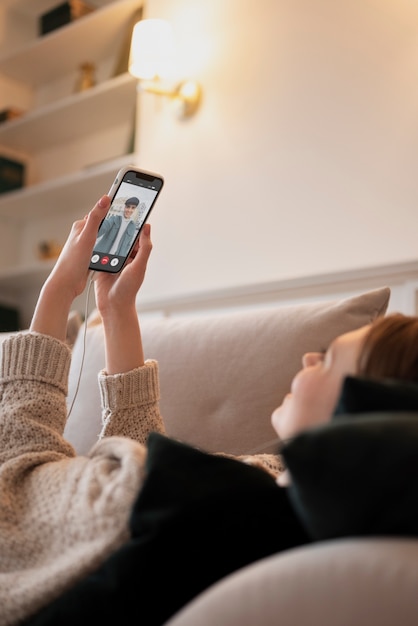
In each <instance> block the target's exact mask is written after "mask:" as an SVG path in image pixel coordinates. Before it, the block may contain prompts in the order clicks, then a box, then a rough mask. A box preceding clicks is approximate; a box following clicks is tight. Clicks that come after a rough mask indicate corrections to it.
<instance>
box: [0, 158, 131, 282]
mask: <svg viewBox="0 0 418 626" xmlns="http://www.w3.org/2000/svg"><path fill="white" fill-rule="evenodd" d="M134 163H135V155H134V154H126V155H122V156H120V157H118V158H116V159H112V160H109V161H106V162H105V163H98V164H96V165H92V166H91V167H87V168H84V169H83V170H80V171H78V172H74V173H71V174H67V175H66V176H62V177H60V178H54V179H53V180H50V181H46V182H44V183H40V184H38V185H32V186H31V187H25V188H24V189H19V190H16V191H10V192H8V193H4V194H1V195H0V217H5V218H7V220H8V221H9V222H10V221H12V222H16V223H19V222H24V221H27V220H28V219H29V218H30V217H33V216H34V214H35V215H36V216H42V215H48V214H52V213H56V212H57V211H59V212H60V213H65V212H68V211H72V212H74V209H75V208H76V207H77V206H79V207H80V214H81V213H83V212H84V213H85V212H87V211H88V210H89V209H90V208H91V206H92V203H94V202H95V201H96V200H97V199H98V198H99V197H100V196H101V195H102V194H104V193H107V192H108V190H109V189H110V186H111V184H112V182H113V178H114V174H116V172H117V171H118V169H120V168H121V167H122V166H123V165H130V164H134ZM34 205H36V210H35V212H34ZM57 207H58V208H57ZM84 213H83V214H84ZM0 284H1V283H0Z"/></svg>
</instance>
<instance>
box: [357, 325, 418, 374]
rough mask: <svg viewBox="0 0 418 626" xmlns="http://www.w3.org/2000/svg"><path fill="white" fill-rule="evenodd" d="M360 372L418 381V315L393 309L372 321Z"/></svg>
mask: <svg viewBox="0 0 418 626" xmlns="http://www.w3.org/2000/svg"><path fill="white" fill-rule="evenodd" d="M358 374H359V375H360V376H366V377H368V378H375V379H380V378H396V379H401V380H410V381H416V382H418V317H413V316H408V315H403V314H402V313H393V314H391V315H387V316H386V317H381V318H379V319H378V320H376V321H375V322H373V324H372V325H371V326H370V331H369V332H368V333H367V335H366V338H365V341H364V344H363V346H362V349H361V352H360V356H359V360H358Z"/></svg>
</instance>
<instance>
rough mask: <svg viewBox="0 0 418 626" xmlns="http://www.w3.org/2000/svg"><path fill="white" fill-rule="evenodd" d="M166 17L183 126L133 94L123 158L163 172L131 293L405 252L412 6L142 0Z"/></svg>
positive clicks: (254, 278) (416, 159) (415, 150)
mask: <svg viewBox="0 0 418 626" xmlns="http://www.w3.org/2000/svg"><path fill="white" fill-rule="evenodd" d="M146 17H164V18H167V19H169V20H170V21H171V22H172V24H173V26H174V29H175V33H176V35H177V40H178V44H179V49H180V50H179V52H180V56H181V57H182V63H183V68H182V75H183V76H185V77H186V76H188V77H194V78H197V79H199V80H200V81H201V83H202V87H203V89H204V100H203V103H202V108H201V110H200V111H199V112H198V114H197V115H196V116H195V117H194V118H193V119H190V120H188V121H179V120H177V119H176V117H175V116H174V113H173V111H172V109H171V107H170V103H169V102H168V101H164V102H162V101H161V100H157V99H156V98H155V97H154V96H151V95H149V94H142V95H141V96H140V109H139V116H140V119H141V125H140V136H139V138H138V149H139V150H138V161H139V162H140V164H141V165H142V166H143V167H145V168H147V169H155V170H157V171H159V172H161V173H162V174H163V175H164V176H165V178H166V186H165V189H164V190H163V193H162V195H161V198H160V200H159V201H158V205H157V206H156V208H155V211H154V214H153V217H152V219H151V222H152V227H153V230H152V232H153V240H154V250H153V253H152V258H151V261H150V266H149V271H148V276H147V280H146V284H145V286H144V291H143V296H144V297H145V298H147V297H150V298H155V297H166V296H174V295H176V294H189V293H192V292H195V291H198V292H201V291H205V290H211V289H219V288H220V289H223V288H227V287H230V286H237V285H245V284H247V283H250V284H251V283H259V282H261V283H262V282H266V281H275V280H282V279H287V278H294V277H298V276H304V275H311V274H312V275H313V274H316V273H324V272H329V271H340V270H349V269H356V268H361V267H363V266H375V265H380V264H388V263H392V262H394V263H396V262H403V261H410V260H415V259H416V258H417V252H418V246H417V240H418V237H417V235H418V207H417V204H418V176H417V172H416V168H417V165H418V5H417V4H416V3H415V2H411V1H410V0H396V2H394V1H393V0H344V1H342V0H257V1H256V0H147V10H146Z"/></svg>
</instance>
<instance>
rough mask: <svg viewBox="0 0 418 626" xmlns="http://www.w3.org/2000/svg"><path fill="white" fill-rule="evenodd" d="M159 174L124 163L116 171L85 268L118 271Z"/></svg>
mask: <svg viewBox="0 0 418 626" xmlns="http://www.w3.org/2000/svg"><path fill="white" fill-rule="evenodd" d="M163 184H164V179H163V177H162V176H160V175H159V174H155V173H153V172H147V171H144V170H140V169H138V168H137V167H134V166H132V165H128V166H126V167H123V168H122V169H121V170H119V172H118V173H117V174H116V178H115V180H114V182H113V184H112V186H111V188H110V190H109V194H108V195H109V197H110V199H111V204H110V207H109V211H108V212H107V215H106V217H105V218H104V219H103V220H102V223H101V224H100V228H99V230H98V233H97V238H96V243H95V244H94V248H93V254H92V256H91V259H90V265H89V269H91V270H95V271H98V272H111V273H113V274H116V273H117V272H120V271H121V269H122V268H123V266H124V265H125V263H126V261H127V259H128V258H129V255H130V254H131V251H132V248H133V247H134V245H135V242H136V240H137V239H138V237H139V233H140V232H141V228H142V226H143V225H144V224H145V222H146V220H147V218H148V217H149V214H150V213H151V210H152V208H153V206H154V204H155V202H156V200H157V198H158V196H159V193H160V191H161V189H162V187H163Z"/></svg>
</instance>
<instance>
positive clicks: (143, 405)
mask: <svg viewBox="0 0 418 626" xmlns="http://www.w3.org/2000/svg"><path fill="white" fill-rule="evenodd" d="M69 365H70V351H69V349H68V347H67V346H66V345H65V344H62V343H60V342H59V341H56V340H54V339H53V338H51V337H46V336H43V335H36V334H19V335H17V336H14V337H12V338H10V339H8V340H6V341H5V343H4V344H3V348H2V362H1V370H0V546H1V547H0V607H1V608H0V625H1V626H9V625H11V624H16V623H18V622H19V621H21V620H22V619H23V618H25V617H28V616H29V615H31V614H33V613H35V612H36V611H37V610H39V609H40V608H41V607H42V606H44V605H46V604H48V603H49V602H50V601H51V600H52V599H53V598H55V597H57V596H58V595H60V594H61V593H62V592H63V591H64V590H65V589H67V588H68V587H70V586H71V585H72V584H73V583H74V582H75V581H77V580H78V579H80V578H81V577H82V576H84V575H86V574H87V573H88V572H91V571H92V570H93V569H95V568H97V566H98V565H100V564H101V563H102V562H103V561H104V559H105V558H106V557H107V556H108V555H109V554H110V553H111V552H113V551H114V550H115V549H117V548H118V547H119V546H120V545H121V544H122V543H123V542H124V541H125V540H126V539H127V538H128V519H129V514H130V512H131V508H132V505H133V502H134V500H135V498H136V496H137V494H138V491H139V489H140V487H141V483H142V480H143V468H144V459H145V448H144V445H143V443H145V441H146V438H147V435H148V433H149V432H150V431H152V430H154V431H159V432H163V431H164V428H163V424H162V420H161V417H160V414H159V410H158V399H159V383H158V367H157V363H156V362H155V361H150V362H147V363H146V364H145V366H144V367H141V368H138V369H136V370H134V371H132V372H130V373H128V374H125V375H117V376H106V375H104V374H103V373H102V374H100V376H99V384H100V389H101V396H102V401H103V407H104V410H103V415H104V426H103V433H102V434H103V435H108V434H115V433H117V434H118V435H127V434H128V433H129V434H130V436H131V437H134V438H135V439H136V440H137V441H133V440H132V439H128V438H123V437H121V436H120V437H111V438H108V439H102V440H101V441H99V442H98V443H97V444H96V445H95V446H94V448H93V449H92V451H91V453H90V454H89V456H88V457H76V456H75V452H74V450H73V448H72V447H71V446H70V445H69V444H68V443H67V442H66V441H65V440H64V439H63V437H62V433H63V430H64V425H65V421H66V393H67V381H68V372H69ZM86 419H88V416H86Z"/></svg>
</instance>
